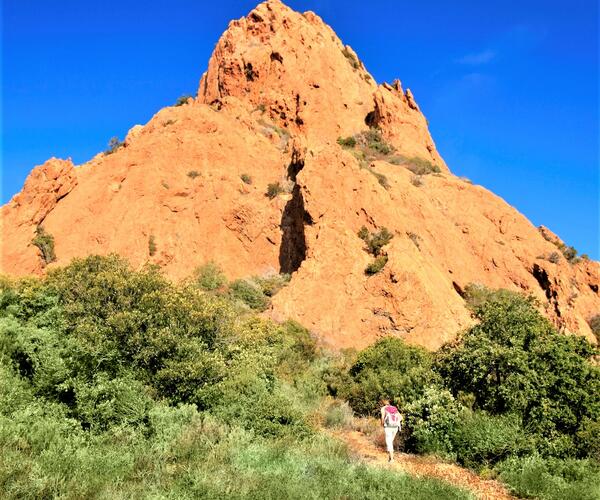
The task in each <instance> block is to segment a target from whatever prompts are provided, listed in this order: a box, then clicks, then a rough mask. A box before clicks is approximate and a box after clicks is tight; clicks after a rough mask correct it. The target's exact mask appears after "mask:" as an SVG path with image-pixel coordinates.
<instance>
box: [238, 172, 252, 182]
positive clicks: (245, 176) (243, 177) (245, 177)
mask: <svg viewBox="0 0 600 500" xmlns="http://www.w3.org/2000/svg"><path fill="white" fill-rule="evenodd" d="M240 179H242V182H243V183H244V184H252V177H250V176H249V175H248V174H242V175H240Z"/></svg>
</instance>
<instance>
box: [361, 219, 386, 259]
mask: <svg viewBox="0 0 600 500" xmlns="http://www.w3.org/2000/svg"><path fill="white" fill-rule="evenodd" d="M357 235H358V237H359V238H360V239H361V240H363V241H364V242H365V243H366V244H367V249H368V250H369V253H370V254H372V255H374V256H378V255H380V254H381V250H382V248H383V247H384V246H385V245H387V244H388V243H389V242H390V241H392V238H393V237H394V235H393V234H392V233H390V231H389V230H388V229H387V228H386V227H382V228H381V229H380V230H379V231H377V232H374V233H373V232H369V230H368V229H367V228H366V227H365V226H362V227H361V228H360V230H359V231H358V233H357Z"/></svg>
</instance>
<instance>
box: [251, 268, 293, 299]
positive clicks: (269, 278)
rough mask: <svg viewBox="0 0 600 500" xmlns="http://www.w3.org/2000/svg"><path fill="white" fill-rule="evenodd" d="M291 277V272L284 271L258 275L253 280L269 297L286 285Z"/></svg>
mask: <svg viewBox="0 0 600 500" xmlns="http://www.w3.org/2000/svg"><path fill="white" fill-rule="evenodd" d="M291 279H292V275H291V274H287V273H283V274H268V275H265V276H257V277H255V278H254V280H253V281H254V282H255V283H256V284H257V285H258V286H259V287H260V288H261V290H262V292H263V293H264V294H265V295H266V296H267V297H273V296H274V295H275V294H276V293H277V292H279V290H281V289H282V288H283V287H284V286H286V285H287V284H288V283H289V282H290V280H291Z"/></svg>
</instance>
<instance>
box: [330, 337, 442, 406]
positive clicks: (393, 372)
mask: <svg viewBox="0 0 600 500" xmlns="http://www.w3.org/2000/svg"><path fill="white" fill-rule="evenodd" d="M348 373H349V375H350V380H349V381H348V382H347V383H346V385H345V386H343V387H336V388H335V390H336V392H337V394H338V396H340V397H343V398H345V399H346V400H347V401H348V402H349V403H350V406H351V407H352V409H353V410H354V411H355V412H357V413H358V414H359V415H378V412H379V408H380V402H381V400H382V399H384V398H387V399H391V400H392V401H394V402H395V404H396V405H397V406H399V407H402V405H404V404H409V403H411V402H413V401H415V400H417V399H418V398H420V397H421V396H422V395H423V393H424V391H425V388H426V387H428V386H429V385H431V384H432V383H433V382H434V381H435V380H436V379H437V378H436V375H435V373H434V372H433V370H432V355H431V354H430V353H429V352H427V351H426V350H425V349H423V348H420V347H415V346H410V345H407V344H405V343H404V342H403V341H402V340H400V339H397V338H394V337H385V338H382V339H380V340H378V341H377V342H376V343H375V344H373V345H372V346H370V347H367V348H366V349H365V350H364V351H361V352H360V353H359V354H358V356H357V358H356V361H355V362H354V364H353V365H352V366H351V367H350V369H349V372H348Z"/></svg>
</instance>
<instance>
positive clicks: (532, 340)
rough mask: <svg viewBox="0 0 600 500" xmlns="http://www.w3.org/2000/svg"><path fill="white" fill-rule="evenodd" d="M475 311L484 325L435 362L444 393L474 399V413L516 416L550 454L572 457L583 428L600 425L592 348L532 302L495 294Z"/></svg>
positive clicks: (599, 380)
mask: <svg viewBox="0 0 600 500" xmlns="http://www.w3.org/2000/svg"><path fill="white" fill-rule="evenodd" d="M473 309H474V315H475V318H476V319H478V320H479V323H478V324H477V325H475V326H473V327H472V328H470V329H469V330H468V331H466V332H465V333H464V334H463V335H462V336H461V337H460V338H459V339H458V340H457V341H456V342H454V343H452V344H449V345H446V346H444V347H443V348H442V349H441V350H440V351H439V353H438V355H437V360H436V368H437V370H438V372H439V373H440V374H441V375H442V377H443V379H444V381H445V383H446V384H447V386H448V387H449V388H450V389H451V390H452V392H453V393H454V395H455V396H456V395H458V394H459V393H461V392H464V393H471V394H473V396H474V399H475V408H477V409H482V410H486V411H488V412H489V413H491V414H493V415H502V414H509V413H512V414H516V415H518V416H519V417H520V418H521V419H522V421H523V424H524V426H525V428H526V429H528V430H529V431H530V432H532V433H534V434H536V435H537V436H538V437H539V439H540V441H539V447H540V448H541V449H545V450H546V451H547V452H548V453H552V454H558V455H560V454H572V453H574V449H575V443H574V440H573V436H574V435H575V433H576V432H577V431H578V429H579V428H580V426H581V425H582V424H583V422H585V421H587V420H586V419H591V420H592V421H595V420H597V419H598V418H599V417H600V401H598V397H597V395H598V394H599V393H600V370H599V368H598V367H597V366H592V364H591V363H590V362H589V359H590V357H591V356H592V355H593V354H594V352H595V351H596V350H595V349H594V347H593V346H591V345H590V344H589V343H588V342H587V341H586V340H585V339H584V338H583V337H578V336H566V335H561V334H559V333H558V332H557V331H556V329H555V328H554V327H553V326H552V325H551V324H550V322H549V321H548V320H547V319H546V318H544V317H543V316H542V315H541V314H540V313H539V312H538V310H537V309H536V307H535V301H534V300H533V299H532V298H531V297H523V296H521V295H519V294H516V293H513V292H509V291H507V290H498V291H495V292H489V293H488V294H487V297H486V300H485V301H482V302H480V303H479V302H478V303H477V305H475V306H474V307H473Z"/></svg>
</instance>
